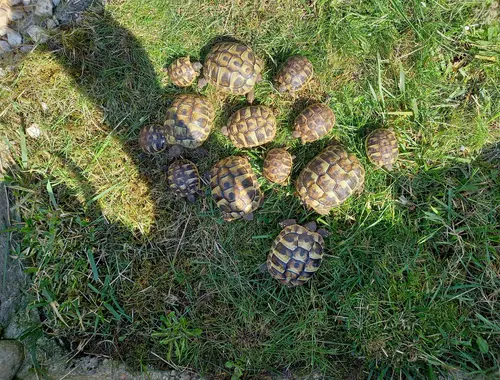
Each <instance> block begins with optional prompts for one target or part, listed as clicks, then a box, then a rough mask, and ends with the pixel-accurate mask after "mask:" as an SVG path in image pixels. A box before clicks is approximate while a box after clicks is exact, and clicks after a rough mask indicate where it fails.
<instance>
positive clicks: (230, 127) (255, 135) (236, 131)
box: [222, 106, 276, 148]
mask: <svg viewBox="0 0 500 380" xmlns="http://www.w3.org/2000/svg"><path fill="white" fill-rule="evenodd" d="M222 133H223V134H225V135H226V136H227V137H229V139H230V140H231V142H232V143H233V144H234V146H235V147H236V148H253V147H256V146H259V145H264V144H267V143H268V142H270V141H272V140H274V137H275V136H276V118H275V117H274V115H273V111H272V110H271V109H270V108H269V107H266V106H249V107H244V108H242V109H239V110H238V111H236V112H235V113H233V114H232V115H231V117H230V118H229V121H228V123H227V126H226V127H224V128H223V129H222Z"/></svg>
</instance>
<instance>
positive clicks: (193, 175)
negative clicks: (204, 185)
mask: <svg viewBox="0 0 500 380" xmlns="http://www.w3.org/2000/svg"><path fill="white" fill-rule="evenodd" d="M167 179H168V186H169V187H170V189H171V190H173V191H174V193H176V194H177V195H179V196H181V197H183V198H187V200H188V201H190V202H194V201H195V200H196V195H197V194H199V193H200V189H201V180H200V175H199V173H198V168H197V167H196V165H195V164H194V163H192V162H191V161H189V160H185V159H182V160H177V161H174V162H173V163H172V164H170V166H169V167H168V173H167Z"/></svg>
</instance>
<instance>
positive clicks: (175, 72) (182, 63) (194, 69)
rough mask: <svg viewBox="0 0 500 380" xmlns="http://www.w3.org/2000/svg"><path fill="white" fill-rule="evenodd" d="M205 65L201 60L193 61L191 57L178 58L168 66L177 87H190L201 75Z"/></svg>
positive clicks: (169, 73) (171, 78) (170, 75)
mask: <svg viewBox="0 0 500 380" xmlns="http://www.w3.org/2000/svg"><path fill="white" fill-rule="evenodd" d="M202 67H203V65H202V64H201V63H200V62H193V63H191V61H190V59H189V57H182V58H179V59H176V60H175V61H174V62H172V63H171V64H170V66H168V69H167V72H168V76H169V78H170V80H171V81H172V83H173V84H174V85H176V86H177V87H188V86H190V85H191V84H193V82H194V80H195V79H196V78H197V77H198V76H199V75H200V71H201V68H202Z"/></svg>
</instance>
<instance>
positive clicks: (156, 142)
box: [139, 125, 167, 153]
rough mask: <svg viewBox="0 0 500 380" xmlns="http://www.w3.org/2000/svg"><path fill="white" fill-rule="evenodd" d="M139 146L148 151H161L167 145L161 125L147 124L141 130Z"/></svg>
mask: <svg viewBox="0 0 500 380" xmlns="http://www.w3.org/2000/svg"><path fill="white" fill-rule="evenodd" d="M139 146H140V147H141V149H142V150H143V151H144V152H146V153H159V152H161V151H162V150H164V149H165V147H166V146H167V144H166V141H165V135H164V134H163V128H162V127H161V126H160V125H146V126H144V127H142V129H141V131H140V132H139Z"/></svg>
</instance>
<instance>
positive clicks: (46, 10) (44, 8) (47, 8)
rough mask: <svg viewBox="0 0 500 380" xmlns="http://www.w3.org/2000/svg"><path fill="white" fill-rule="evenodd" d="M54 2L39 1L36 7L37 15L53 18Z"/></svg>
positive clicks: (50, 0)
mask: <svg viewBox="0 0 500 380" xmlns="http://www.w3.org/2000/svg"><path fill="white" fill-rule="evenodd" d="M52 8H53V4H52V0H38V2H37V3H36V7H35V15H36V16H39V17H52Z"/></svg>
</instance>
